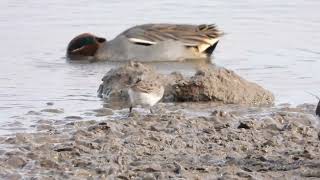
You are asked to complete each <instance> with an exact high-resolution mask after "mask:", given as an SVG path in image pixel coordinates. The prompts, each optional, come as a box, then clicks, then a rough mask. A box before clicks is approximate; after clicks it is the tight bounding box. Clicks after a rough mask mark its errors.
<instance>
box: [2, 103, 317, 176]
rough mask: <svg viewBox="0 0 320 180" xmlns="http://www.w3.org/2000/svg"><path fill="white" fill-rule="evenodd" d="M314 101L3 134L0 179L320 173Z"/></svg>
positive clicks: (45, 125) (174, 111) (121, 115)
mask: <svg viewBox="0 0 320 180" xmlns="http://www.w3.org/2000/svg"><path fill="white" fill-rule="evenodd" d="M315 108H316V107H315V106H314V105H301V106H298V107H296V108H289V107H279V108H267V107H265V108H258V107H250V108H249V107H242V106H236V105H222V104H216V103H201V104H199V103H196V104H194V103H182V104H170V103H167V104H164V103H160V104H158V105H157V107H156V112H155V113H154V114H148V113H146V111H144V110H143V109H138V110H136V111H134V113H133V114H132V115H131V116H130V117H128V112H127V111H125V110H123V111H117V112H115V113H116V114H117V116H114V115H109V116H105V120H103V121H99V122H97V121H95V120H91V121H87V120H84V121H71V122H70V121H66V122H65V123H60V125H56V126H54V125H52V124H51V123H50V121H49V120H47V121H46V120H43V121H39V122H38V124H37V127H38V132H36V133H19V134H16V135H12V136H8V137H1V138H0V142H1V150H0V152H1V153H0V162H1V163H0V177H1V179H20V178H21V177H26V178H31V177H35V178H39V179H54V178H55V179H62V178H64V179H67V178H74V179H79V178H80V179H81V178H82V179H101V178H108V179H141V178H142V179H170V178H174V179H176V178H182V179H233V178H235V179H270V178H280V179H294V178H296V179H301V178H320V171H319V169H320V140H319V138H320V137H319V129H318V128H316V127H317V126H318V124H319V120H318V119H317V118H316V116H315V115H314V113H313V112H314V109H315Z"/></svg>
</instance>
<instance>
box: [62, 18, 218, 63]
mask: <svg viewBox="0 0 320 180" xmlns="http://www.w3.org/2000/svg"><path fill="white" fill-rule="evenodd" d="M223 34H224V33H223V32H222V31H220V30H219V29H218V28H217V26H216V25H215V24H201V25H190V24H143V25H137V26H134V27H131V28H129V29H127V30H125V31H124V32H122V33H120V34H119V35H118V36H116V37H115V38H114V39H112V40H110V41H107V40H106V38H103V37H99V36H96V35H94V34H92V33H83V34H80V35H78V36H76V37H75V38H73V39H72V40H71V41H70V42H69V44H68V47H67V58H68V59H71V60H77V59H94V60H106V61H139V62H148V61H183V60H188V59H206V58H210V56H211V54H212V53H213V51H214V50H215V48H216V46H217V44H218V42H219V39H220V37H221V36H222V35H223Z"/></svg>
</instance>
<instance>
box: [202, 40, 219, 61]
mask: <svg viewBox="0 0 320 180" xmlns="http://www.w3.org/2000/svg"><path fill="white" fill-rule="evenodd" d="M218 43H219V41H217V42H216V43H214V44H213V45H212V46H209V47H208V48H207V49H206V50H205V51H204V53H205V54H206V55H207V57H210V56H211V54H212V52H213V51H214V49H215V48H216V46H217V44H218Z"/></svg>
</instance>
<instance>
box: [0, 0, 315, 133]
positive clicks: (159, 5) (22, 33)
mask: <svg viewBox="0 0 320 180" xmlns="http://www.w3.org/2000/svg"><path fill="white" fill-rule="evenodd" d="M0 7H1V11H0V29H1V33H0V40H1V42H2V43H1V45H0V47H1V48H0V53H1V58H0V125H2V128H1V132H6V130H8V131H13V130H21V129H19V127H21V128H22V127H25V124H30V123H32V121H35V119H34V118H32V117H28V116H25V115H24V114H26V113H27V112H28V111H31V110H33V111H36V110H40V109H44V108H57V107H59V108H64V112H65V113H64V114H63V116H67V115H82V116H85V117H90V115H88V113H86V112H87V111H90V110H91V109H96V108H100V107H102V102H101V100H100V99H99V98H97V97H96V90H97V87H98V85H99V84H100V80H101V78H102V76H103V75H104V74H105V73H106V72H107V71H108V70H109V69H110V68H111V67H113V66H115V64H110V63H108V62H100V63H92V64H88V63H69V62H67V61H66V59H65V57H64V54H65V48H66V45H67V43H68V41H69V40H70V39H71V38H72V37H73V36H75V35H77V34H79V33H82V32H93V33H96V34H97V35H99V36H104V37H106V38H107V39H112V38H113V37H115V36H116V35H117V34H118V33H120V32H122V31H123V30H125V29H126V28H128V27H131V26H133V25H137V24H142V23H150V22H152V23H160V22H163V23H165V22H168V23H194V24H201V23H216V24H217V25H218V26H219V27H220V28H221V29H222V30H224V31H225V32H226V36H225V37H224V38H223V39H222V40H221V41H220V44H219V45H218V48H217V49H216V51H215V54H214V60H213V61H214V62H215V63H216V64H218V65H220V66H225V67H226V68H229V69H232V70H234V71H235V72H236V73H238V74H240V75H241V76H243V77H244V78H246V79H248V80H251V81H254V82H256V83H258V84H260V85H262V86H264V87H265V88H267V89H269V90H271V91H272V92H273V93H274V94H275V96H276V99H277V103H291V104H301V103H305V102H310V103H315V101H316V99H315V98H314V97H312V96H310V95H309V94H308V93H307V92H312V93H314V94H318V95H320V86H319V84H320V76H318V75H317V72H318V68H320V60H319V59H320V49H319V48H320V34H319V32H320V13H319V9H320V1H317V0H290V1H289V0H283V1H281V2H280V1H275V0H261V1H259V2H258V1H257V2H255V1H248V0H246V1H235V0H230V1H225V2H214V1H211V0H201V1H200V0H199V1H191V0H185V1H176V2H171V1H168V0H163V1H155V0H153V1H147V0H133V1H130V2H129V1H128V2H124V1H115V0H111V1H108V2H102V1H91V3H87V1H83V0H77V1H74V0H70V1H62V0H56V1H54V2H50V1H19V0H10V1H9V0H4V1H3V0H2V1H1V2H0ZM156 66H157V67H158V69H159V70H160V71H163V72H170V71H171V70H176V69H179V70H180V71H183V72H184V73H190V74H191V73H192V71H190V68H189V67H188V65H181V64H180V65H179V64H176V65H174V66H172V65H168V64H157V65H156ZM47 102H53V103H54V105H53V106H47V105H46V103H47ZM54 116H55V117H57V116H56V115H54ZM63 116H61V118H63ZM44 117H49V118H50V117H51V115H50V114H48V115H44ZM22 130H24V128H22Z"/></svg>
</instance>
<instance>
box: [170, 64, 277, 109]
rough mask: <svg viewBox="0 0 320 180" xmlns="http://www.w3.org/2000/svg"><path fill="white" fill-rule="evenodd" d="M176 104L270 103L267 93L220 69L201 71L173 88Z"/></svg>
mask: <svg viewBox="0 0 320 180" xmlns="http://www.w3.org/2000/svg"><path fill="white" fill-rule="evenodd" d="M174 89H175V91H174V97H175V99H176V100H177V101H221V102H223V103H226V104H250V105H262V104H272V103H273V101H274V97H273V95H272V93H271V92H269V91H267V90H265V89H263V88H262V87H261V86H259V85H257V84H255V83H252V82H248V81H246V80H244V79H243V78H241V77H240V76H238V75H237V74H235V73H234V72H233V71H230V70H227V69H224V68H203V69H202V70H198V72H197V73H196V74H195V75H194V76H192V77H191V78H189V79H187V78H185V79H183V80H181V81H179V82H177V83H176V84H175V85H174Z"/></svg>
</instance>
